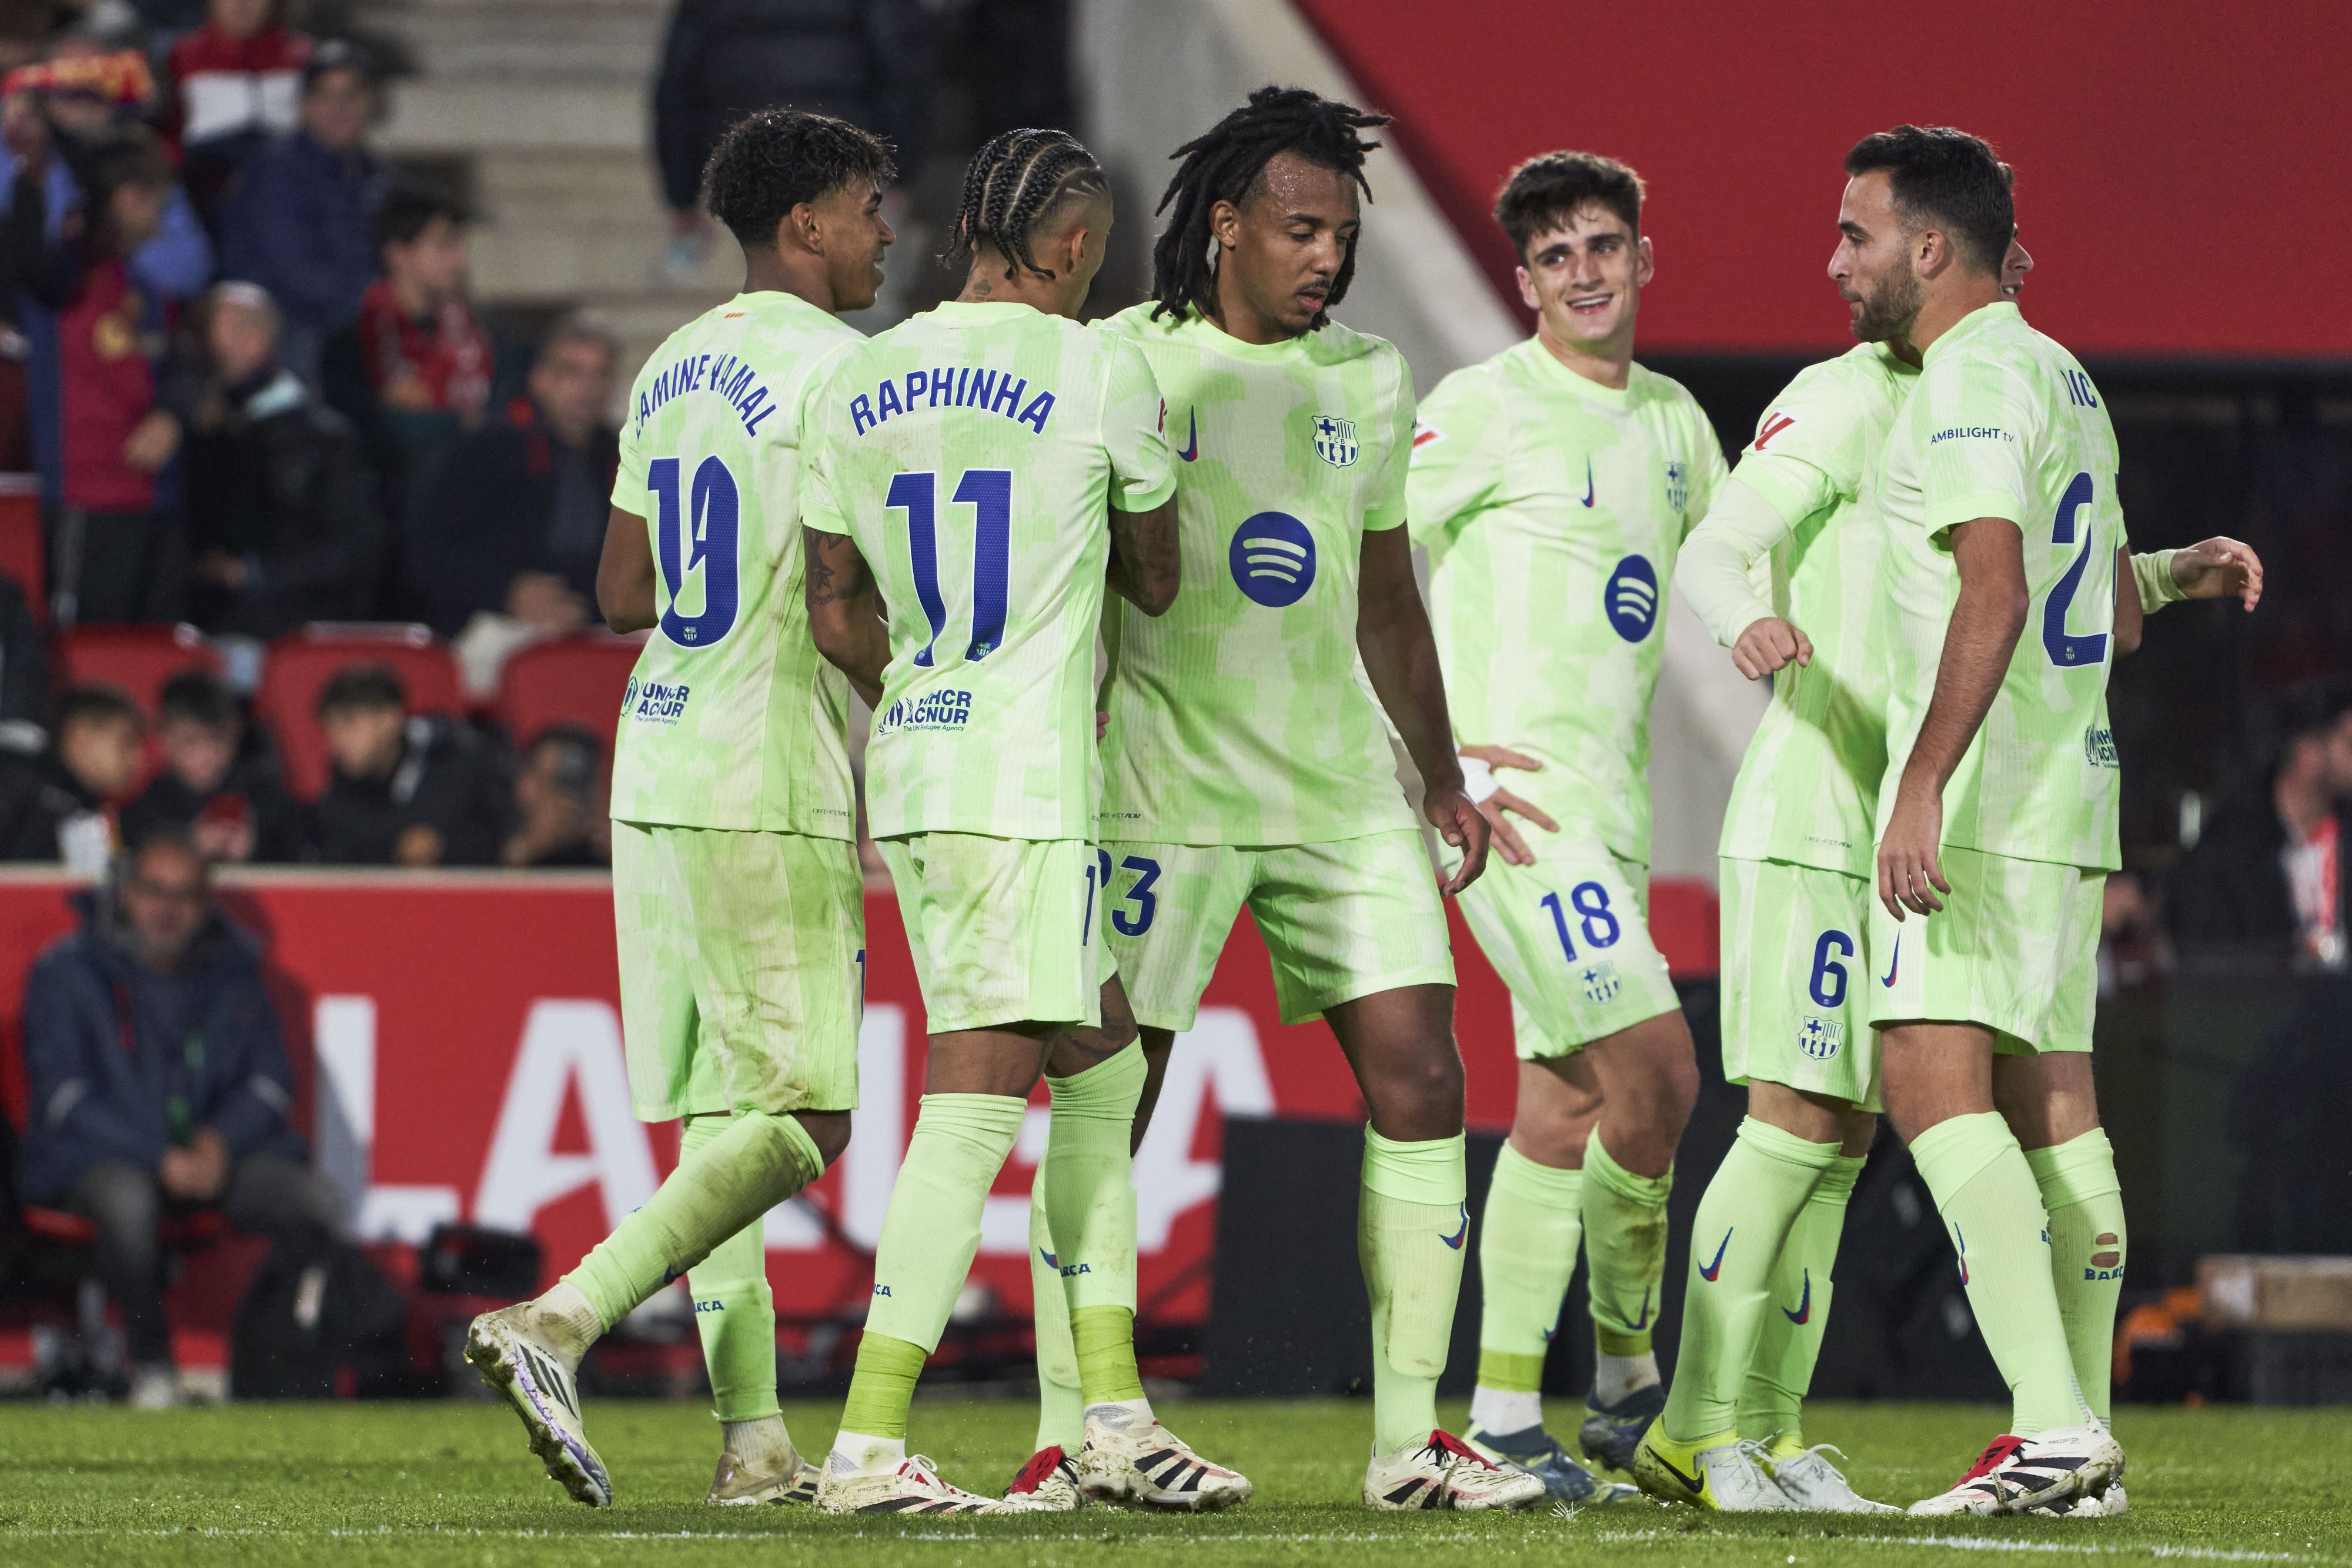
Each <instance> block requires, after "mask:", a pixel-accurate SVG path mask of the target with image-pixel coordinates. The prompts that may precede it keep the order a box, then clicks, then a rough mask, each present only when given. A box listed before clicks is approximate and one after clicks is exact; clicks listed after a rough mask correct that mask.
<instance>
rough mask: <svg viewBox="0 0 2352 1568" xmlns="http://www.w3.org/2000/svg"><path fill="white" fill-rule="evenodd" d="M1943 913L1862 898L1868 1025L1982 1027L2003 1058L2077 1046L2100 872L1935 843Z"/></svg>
mask: <svg viewBox="0 0 2352 1568" xmlns="http://www.w3.org/2000/svg"><path fill="white" fill-rule="evenodd" d="M1938 860H1939V862H1940V864H1941V865H1942V867H1943V872H1944V880H1945V881H1946V882H1948V883H1951V884H1952V891H1951V892H1950V893H1948V894H1943V895H1942V896H1943V900H1944V911H1943V913H1942V914H1940V915H1927V916H1926V917H1924V918H1923V917H1921V916H1920V915H1914V914H1911V913H1909V912H1908V911H1906V912H1905V915H1904V917H1903V920H1902V922H1901V923H1900V924H1897V923H1896V921H1895V917H1894V916H1893V915H1889V914H1887V913H1886V906H1885V905H1884V904H1880V903H1879V902H1878V897H1877V894H1876V890H1875V889H1874V890H1873V891H1872V895H1871V900H1870V961H1871V968H1872V971H1873V973H1872V978H1871V984H1870V1021H1871V1022H1872V1023H1873V1024H1874V1025H1884V1024H1887V1023H1903V1022H1908V1021H1910V1020H1912V1019H1922V1020H1926V1021H1928V1022H1935V1023H1974V1024H1982V1025H1983V1026H1985V1027H1986V1028H1987V1029H1990V1030H1992V1031H1993V1033H1994V1037H1995V1038H1994V1040H1993V1049H1994V1050H1995V1051H1998V1052H2000V1053H2001V1054H2002V1055H2005V1056H2031V1055H2035V1054H2037V1053H2039V1052H2042V1051H2088V1050H2090V1049H2091V1025H2092V1021H2093V1019H2095V1016H2096V1015H2097V1012H2098V1004H2099V924H2100V906H2101V904H2102V903H2103V902H2104V895H2105V892H2106V885H2107V873H2105V872H2104V871H2099V870H2095V869H2086V868H2084V867H2083V866H2073V865H2059V864H2056V863H2055V862H2050V861H2028V860H2017V859H2014V858H2012V857H2011V856H2009V855H1996V854H1988V853H1986V852H1984V851H1982V850H1968V849H1958V848H1955V847H1954V846H1952V845H1949V844H1947V845H1946V846H1944V850H1943V852H1942V854H1941V855H1940V856H1939V857H1938Z"/></svg>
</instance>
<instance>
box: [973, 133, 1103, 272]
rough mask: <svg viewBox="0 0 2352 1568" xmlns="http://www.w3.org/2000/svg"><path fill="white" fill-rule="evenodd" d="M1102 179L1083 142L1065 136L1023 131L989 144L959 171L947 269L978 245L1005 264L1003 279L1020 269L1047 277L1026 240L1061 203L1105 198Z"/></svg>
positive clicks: (978, 248) (1092, 156)
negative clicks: (959, 192)
mask: <svg viewBox="0 0 2352 1568" xmlns="http://www.w3.org/2000/svg"><path fill="white" fill-rule="evenodd" d="M1109 189H1110V181H1109V177H1108V176H1107V175H1106V174H1105V173H1104V172H1103V167H1102V165H1101V164H1100V163H1099V162H1096V160H1095V155H1094V154H1093V153H1091V152H1087V149H1086V144H1085V143H1084V142H1082V141H1079V140H1078V139H1077V138H1076V137H1075V136H1073V135H1071V134H1070V133H1069V132H1068V131H1053V130H1045V129H1040V128H1037V127H1029V128H1025V129H1023V130H1020V131H1005V132H1004V133H1003V135H1001V136H997V137H995V138H993V139H992V140H991V141H989V142H988V144H987V145H986V146H984V147H982V149H981V150H980V151H979V152H975V153H973V154H972V155H971V162H970V163H968V164H966V165H965V166H964V172H963V201H962V203H961V205H960V206H958V207H957V209H956V215H955V224H954V226H953V227H952V228H951V229H950V231H949V235H948V249H947V254H946V255H945V256H942V257H941V258H940V259H941V260H943V261H945V262H946V263H947V264H948V265H949V266H950V267H958V266H968V265H969V264H970V263H971V258H972V257H973V256H975V255H976V254H978V252H979V250H980V247H981V246H982V245H988V246H993V247H994V248H995V249H996V250H997V251H998V252H999V253H1000V254H1001V255H1003V257H1004V259H1005V267H1004V276H1005V277H1007V278H1008V279H1009V278H1011V277H1013V268H1014V267H1024V268H1026V269H1027V270H1029V271H1031V272H1034V273H1035V274H1036V275H1037V276H1038V277H1053V276H1054V273H1053V269H1052V268H1051V267H1040V266H1038V265H1037V258H1036V257H1035V256H1033V255H1031V254H1030V250H1029V236H1030V235H1032V234H1034V233H1035V232H1036V230H1037V229H1038V227H1039V226H1040V225H1043V224H1044V223H1045V220H1046V219H1047V218H1049V217H1051V216H1052V215H1053V214H1054V212H1055V209H1056V208H1058V207H1061V206H1062V205H1064V204H1066V203H1069V202H1073V201H1079V200H1084V199H1086V198H1088V197H1092V196H1098V195H1102V194H1104V193H1108V191H1109Z"/></svg>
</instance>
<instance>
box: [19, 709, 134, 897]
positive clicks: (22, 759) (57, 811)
mask: <svg viewBox="0 0 2352 1568" xmlns="http://www.w3.org/2000/svg"><path fill="white" fill-rule="evenodd" d="M146 728H147V721H146V719H145V718H144V717H143V716H142V715H141V714H140V712H139V705H138V704H137V703H135V702H133V701H131V699H130V698H129V697H128V696H125V695H123V694H122V693H121V692H119V691H117V690H116V689H115V688H114V687H112V686H75V687H72V688H70V689H69V690H68V691H67V692H66V693H65V694H64V695H61V696H60V697H58V709H57V717H56V719H55V721H54V722H53V723H52V724H51V725H50V727H49V747H48V749H47V750H46V751H43V752H42V753H41V754H40V755H38V756H37V757H26V756H23V755H21V754H19V753H15V752H0V861H46V862H49V863H51V864H56V863H58V862H64V864H65V866H66V868H67V869H68V871H70V872H71V873H74V874H75V875H77V876H97V875H99V874H100V873H101V872H103V871H104V870H105V869H106V862H107V858H108V857H109V856H110V855H111V854H112V853H113V852H114V823H113V821H111V819H110V817H109V815H108V802H109V801H110V800H113V799H114V798H115V797H117V796H119V795H121V793H122V792H123V791H124V790H126V789H130V788H131V785H132V784H133V783H135V782H137V780H138V778H139V768H140V766H141V764H142V760H143V758H142V757H141V755H140V748H139V743H140V740H141V738H142V737H143V736H144V735H145V733H146Z"/></svg>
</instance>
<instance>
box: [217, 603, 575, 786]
mask: <svg viewBox="0 0 2352 1568" xmlns="http://www.w3.org/2000/svg"><path fill="white" fill-rule="evenodd" d="M347 664H390V665H391V666H392V667H393V668H394V669H395V670H397V671H399V672H400V678H401V680H402V681H403V682H404V683H405V684H406V685H407V687H408V710H409V712H411V713H420V714H432V715H435V716H441V717H448V718H456V717H458V716H462V715H463V714H464V713H465V711H466V697H465V694H464V692H463V691H462V690H460V689H459V685H458V680H457V660H455V659H454V658H452V657H450V654H449V650H448V648H447V646H446V644H444V643H440V642H438V641H436V639H435V638H434V635H433V633H432V632H430V631H428V630H427V629H426V628H425V627H423V626H406V625H396V624H394V625H375V624H371V623H362V622H330V621H318V622H311V623H310V625H308V626H305V627H302V628H301V629H300V630H299V631H294V632H288V633H286V635H284V636H283V637H280V638H278V640H277V641H276V642H274V643H270V644H269V654H268V659H267V660H266V661H265V662H264V663H263V664H262V667H261V692H260V695H258V696H257V697H256V699H255V701H254V710H255V712H256V713H257V715H258V716H260V718H261V720H262V722H263V723H265V724H267V725H268V726H269V727H270V729H271V731H272V733H274V734H275V735H276V736H277V737H278V756H279V758H281V759H282V760H283V761H284V764H285V768H286V787H287V789H289V790H290V791H291V792H292V793H293V794H294V795H295V796H296V797H297V798H298V799H299V800H317V799H318V798H319V796H320V793H322V792H323V791H324V790H325V789H326V788H327V742H326V737H325V735H324V734H323V733H321V732H320V728H319V716H318V706H319V693H320V690H321V689H322V688H323V687H325V685H326V684H327V683H328V682H329V681H331V680H332V679H333V678H334V675H335V672H336V671H338V670H340V669H341V668H343V667H344V666H345V665H347ZM614 706H618V705H617V704H615V705H614Z"/></svg>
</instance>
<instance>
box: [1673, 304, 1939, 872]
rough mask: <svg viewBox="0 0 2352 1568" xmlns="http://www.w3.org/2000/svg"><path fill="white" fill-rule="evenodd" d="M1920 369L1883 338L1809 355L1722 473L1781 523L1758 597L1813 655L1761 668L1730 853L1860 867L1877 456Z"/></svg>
mask: <svg viewBox="0 0 2352 1568" xmlns="http://www.w3.org/2000/svg"><path fill="white" fill-rule="evenodd" d="M1918 376H1919V372H1918V371H1917V369H1916V367H1914V366H1911V365H1907V364H1906V363H1904V362H1903V361H1901V360H1899V359H1897V358H1895V355H1894V354H1892V353H1890V352H1888V351H1887V350H1886V347H1885V345H1884V344H1881V343H1864V344H1862V345H1860V346H1858V347H1856V348H1855V349H1853V350H1851V351H1850V352H1848V353H1845V354H1842V355H1840V356H1839V357H1838V358H1836V359H1834V360H1826V361H1822V363H1820V364H1818V365H1811V366H1808V367H1807V368H1806V369H1804V370H1802V371H1799V372H1798V374H1797V379H1796V380H1795V381H1792V382H1790V383H1789V384H1788V386H1787V387H1786V388H1784V389H1783V390H1782V391H1781V392H1780V396H1779V397H1777V398H1775V399H1773V400H1772V402H1771V404H1770V405H1769V407H1768V408H1767V409H1766V410H1765V412H1764V417H1763V418H1761V419H1759V420H1758V421H1757V422H1756V439H1755V440H1754V441H1753V442H1751V443H1749V444H1748V450H1747V451H1746V452H1745V453H1743V454H1742V455H1740V459H1739V466H1738V468H1737V469H1735V470H1734V471H1733V472H1732V476H1731V481H1732V483H1733V484H1735V485H1745V486H1748V488H1749V489H1752V490H1754V491H1755V492H1756V493H1757V494H1758V495H1759V496H1761V497H1764V499H1765V500H1766V501H1768V502H1769V503H1770V504H1771V507H1772V509H1773V510H1774V511H1775V512H1777V513H1779V514H1780V520H1781V521H1782V522H1783V523H1785V524H1787V525H1788V530H1789V531H1788V532H1787V533H1786V534H1784V535H1782V537H1781V538H1780V542H1779V543H1778V544H1776V545H1774V546H1773V547H1772V553H1771V555H1770V557H1769V560H1770V563H1771V575H1772V587H1771V591H1770V592H1769V594H1767V595H1766V596H1765V597H1766V599H1767V600H1768V601H1769V602H1770V604H1771V606H1772V612H1773V613H1774V614H1776V615H1779V616H1780V618H1781V619H1783V620H1785V621H1789V622H1794V623H1795V625H1796V626H1797V627H1798V629H1799V630H1801V631H1802V632H1804V633H1805V635H1806V637H1807V638H1809V639H1810V640H1811V643H1812V644H1813V657H1812V662H1811V664H1801V665H1800V664H1790V665H1789V666H1788V667H1787V668H1786V669H1783V670H1781V671H1780V672H1779V673H1778V674H1775V675H1774V676H1773V677H1772V703H1771V706H1769V707H1768V708H1766V709H1765V710H1764V719H1763V722H1762V723H1760V724H1759V725H1758V726H1757V727H1756V735H1755V738H1753V739H1752V740H1750V741H1749V742H1748V755H1747V757H1746V758H1744V759H1743V760H1742V761H1741V763H1740V765H1739V777H1738V779H1735V780H1734V781H1733V783H1732V786H1731V804H1730V806H1729V807H1728V809H1727V810H1726V811H1725V812H1724V818H1723V841H1722V846H1721V847H1722V852H1723V853H1725V854H1727V855H1729V856H1732V857H1733V858H1735V859H1738V860H1777V861H1789V862H1793V863H1795V864H1798V865H1810V866H1818V867H1820V868H1822V870H1824V871H1838V872H1844V873H1846V874H1848V875H1849V876H1867V875H1869V874H1870V872H1871V865H1872V845H1873V843H1874V838H1873V835H1872V831H1871V830H1872V827H1873V825H1874V821H1875V814H1876V811H1877V809H1878V781H1879V779H1880V778H1881V777H1883V776H1884V775H1885V771H1886V717H1885V703H1886V640H1885V628H1884V626H1883V624H1882V623H1881V622H1880V620H1879V616H1878V612H1879V609H1880V606H1881V605H1882V603H1883V600H1882V597H1881V595H1880V591H1879V580H1878V573H1879V562H1880V558H1881V557H1882V556H1883V555H1884V554H1885V540H1886V531H1885V524H1884V523H1882V522H1881V521H1880V520H1879V516H1878V496H1877V490H1878V460H1879V455H1880V453H1881V451H1882V449H1883V448H1884V447H1885V444H1886V438H1887V435H1888V434H1890V433H1891V432H1892V430H1893V429H1894V426H1895V412H1896V411H1897V410H1898V409H1900V408H1901V407H1902V406H1903V402H1904V400H1905V399H1906V398H1907V397H1908V396H1909V395H1910V392H1911V387H1912V385H1913V383H1914V382H1916V381H1917V380H1918ZM1707 526H1712V525H1703V527H1707Z"/></svg>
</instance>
